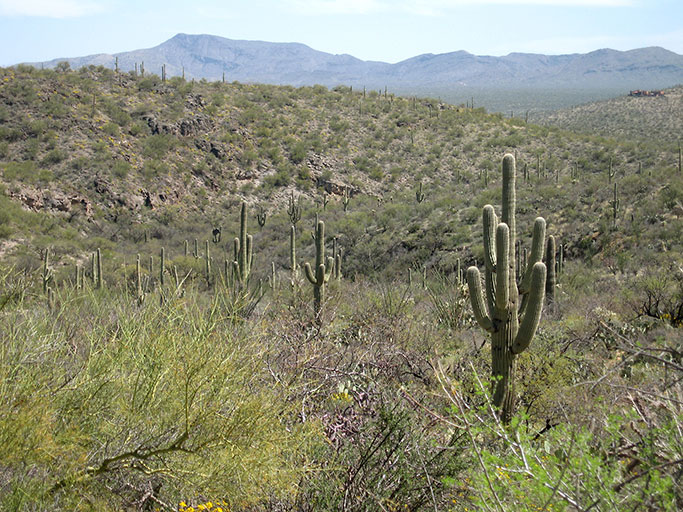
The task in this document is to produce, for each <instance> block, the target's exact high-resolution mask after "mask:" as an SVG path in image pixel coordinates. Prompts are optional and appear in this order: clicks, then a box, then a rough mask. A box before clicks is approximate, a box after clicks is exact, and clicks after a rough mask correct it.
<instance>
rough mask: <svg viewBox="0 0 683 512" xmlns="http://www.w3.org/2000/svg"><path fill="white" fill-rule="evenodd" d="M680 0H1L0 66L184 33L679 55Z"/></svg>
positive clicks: (376, 45) (499, 51)
mask: <svg viewBox="0 0 683 512" xmlns="http://www.w3.org/2000/svg"><path fill="white" fill-rule="evenodd" d="M682 15H683V2H680V0H413V1H410V0H394V1H391V0H280V1H275V0H253V1H251V2H248V3H246V2H242V1H237V0H232V1H227V2H220V1H217V0H197V1H196V2H194V4H193V5H192V6H188V5H187V3H185V2H182V3H181V2H180V1H178V0H169V1H162V0H150V1H146V2H144V4H142V3H139V2H133V1H132V0H24V1H17V0H0V47H1V48H2V51H0V66H8V65H13V64H16V63H19V62H36V61H44V60H51V59H55V58H61V57H65V58H66V57H77V56H84V55H89V54H95V53H118V52H123V51H130V50H134V49H140V48H150V47H153V46H157V45H158V44H160V43H162V42H163V41H165V40H167V39H169V38H171V37H173V36H174V35H175V34H177V33H180V32H183V33H188V34H211V35H217V36H221V37H227V38H230V39H246V40H260V41H271V42H298V43H303V44H306V45H308V46H310V47H312V48H314V49H316V50H320V51H325V52H329V53H336V54H342V53H346V54H350V55H353V56H354V57H358V58H360V59H363V60H379V61H384V62H391V63H394V62H398V61H401V60H404V59H407V58H410V57H414V56H416V55H419V54H423V53H447V52H452V51H456V50H466V51H468V52H470V53H474V54H477V55H495V56H500V55H506V54H508V53H511V52H528V53H544V54H566V53H587V52H590V51H593V50H596V49H600V48H613V49H616V50H630V49H635V48H642V47H647V46H662V47H664V48H666V49H668V50H671V51H674V52H676V53H679V54H683V26H682V25H681V24H680V19H681V16H682Z"/></svg>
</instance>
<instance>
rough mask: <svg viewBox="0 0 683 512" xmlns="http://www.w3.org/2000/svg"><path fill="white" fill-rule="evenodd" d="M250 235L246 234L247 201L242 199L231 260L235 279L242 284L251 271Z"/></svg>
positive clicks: (251, 251)
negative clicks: (238, 233) (237, 231)
mask: <svg viewBox="0 0 683 512" xmlns="http://www.w3.org/2000/svg"><path fill="white" fill-rule="evenodd" d="M251 244H252V236H251V235H249V234H247V203H245V202H244V201H242V209H241V210H240V236H239V237H235V241H234V246H233V247H234V256H235V257H234V260H233V262H232V268H233V272H234V274H235V279H237V281H238V282H239V283H240V284H242V283H246V282H247V280H248V279H249V274H250V273H251V263H252V261H253V260H254V253H253V250H252V245H251Z"/></svg>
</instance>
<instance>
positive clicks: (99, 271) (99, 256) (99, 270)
mask: <svg viewBox="0 0 683 512" xmlns="http://www.w3.org/2000/svg"><path fill="white" fill-rule="evenodd" d="M95 254H96V258H97V280H96V281H95V288H97V289H98V290H99V289H101V288H102V287H104V281H103V280H102V251H100V248H99V247H98V248H97V252H96V253H95Z"/></svg>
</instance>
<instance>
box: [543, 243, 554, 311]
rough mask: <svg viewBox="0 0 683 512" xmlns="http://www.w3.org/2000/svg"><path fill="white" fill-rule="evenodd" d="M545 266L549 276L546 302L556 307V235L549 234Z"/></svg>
mask: <svg viewBox="0 0 683 512" xmlns="http://www.w3.org/2000/svg"><path fill="white" fill-rule="evenodd" d="M545 266H546V271H547V276H546V280H545V298H546V303H547V304H548V305H549V306H551V307H554V304H555V285H556V278H555V237H554V236H553V235H549V236H548V242H547V243H546V245H545Z"/></svg>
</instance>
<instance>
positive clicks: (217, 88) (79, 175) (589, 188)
mask: <svg viewBox="0 0 683 512" xmlns="http://www.w3.org/2000/svg"><path fill="white" fill-rule="evenodd" d="M1 80H2V81H1V84H2V85H0V170H1V171H2V183H3V184H4V189H5V192H6V196H5V197H4V198H3V205H4V206H3V208H5V209H6V211H7V212H13V213H11V214H9V213H8V215H6V216H5V217H3V219H2V221H3V223H2V229H1V234H2V236H3V237H4V239H5V242H4V243H3V247H4V249H5V250H10V252H12V253H13V254H15V256H17V257H20V258H23V257H26V258H27V261H26V264H28V265H38V258H37V255H38V254H39V251H37V250H36V248H40V247H43V246H45V245H46V244H50V243H55V242H56V240H61V242H60V243H61V244H64V245H65V247H66V246H72V249H70V252H72V253H82V252H83V251H84V250H86V249H87V248H89V247H92V245H93V244H100V245H104V244H105V243H106V245H107V246H110V247H111V248H112V250H114V249H115V250H116V251H120V252H122V253H129V254H131V253H133V254H134V252H135V251H136V249H135V245H136V244H137V243H138V242H139V241H140V239H141V237H142V235H143V233H147V234H148V235H151V237H153V238H158V239H160V240H165V242H164V243H168V244H173V245H175V246H179V245H181V244H182V240H184V239H189V240H191V239H193V238H198V239H199V240H203V239H206V238H209V236H208V233H209V232H210V230H211V228H212V227H213V226H216V225H223V226H224V227H225V228H226V232H229V233H234V223H235V221H236V210H235V208H236V207H237V205H238V204H239V202H240V200H241V199H242V198H244V199H246V200H247V201H248V202H249V203H250V204H251V205H252V206H253V207H258V206H262V207H263V208H264V210H265V211H266V213H267V214H268V215H269V216H270V217H271V218H272V222H269V223H268V225H267V226H266V227H265V228H264V229H263V231H262V232H261V233H259V234H258V236H257V237H256V241H257V242H258V243H259V244H260V246H261V247H268V248H271V249H265V250H266V254H264V255H263V257H264V258H265V261H271V260H272V261H281V262H282V263H281V264H282V265H283V266H284V265H286V254H285V253H284V252H283V251H284V248H283V247H284V246H282V245H278V243H276V242H275V240H278V239H280V238H282V237H284V236H286V227H285V226H286V222H287V221H286V215H285V212H284V210H285V206H286V203H287V200H288V198H289V197H290V195H291V194H292V193H294V194H295V195H300V196H301V197H302V198H303V200H304V203H305V205H306V206H305V212H304V218H307V219H309V220H308V221H306V222H309V221H310V219H312V218H313V215H314V213H315V211H316V209H319V208H320V204H321V203H320V202H321V201H322V200H323V198H324V197H325V195H324V194H327V198H328V200H330V205H328V207H327V208H326V210H325V212H324V213H323V215H324V217H323V218H325V219H326V220H329V223H330V224H329V226H330V232H338V233H340V237H341V240H342V241H343V244H344V245H345V247H346V248H347V254H348V258H349V264H348V266H349V268H350V269H351V270H353V271H357V272H361V273H374V272H376V271H383V272H390V273H395V272H401V271H402V270H401V269H405V268H406V266H410V265H413V264H429V265H442V264H443V265H447V266H448V265H452V264H454V261H455V258H457V257H463V258H466V259H468V260H471V259H472V258H474V257H476V256H477V254H476V252H472V249H471V243H472V241H473V240H478V238H479V236H480V235H479V230H478V229H477V225H478V221H479V216H480V208H481V206H482V205H483V204H485V203H486V202H490V201H492V200H493V199H492V197H495V196H492V195H491V194H494V192H493V191H494V190H495V189H497V183H498V180H499V174H500V170H499V166H500V163H499V162H500V159H501V157H502V155H503V154H504V153H505V152H513V153H515V154H516V155H517V160H518V166H519V169H520V173H521V172H523V170H524V169H527V172H528V177H527V179H526V180H525V181H526V185H525V186H524V187H522V188H521V189H520V192H519V195H520V198H522V199H523V200H524V201H531V203H532V204H534V205H538V206H541V207H542V208H543V210H544V211H543V212H542V213H543V214H544V215H545V216H546V218H547V219H548V221H549V222H550V223H551V225H552V226H554V227H553V229H554V230H556V233H558V234H563V236H564V237H566V239H567V243H568V245H569V246H570V247H571V251H572V252H573V253H574V254H575V255H577V256H578V255H582V256H585V255H593V254H599V253H601V252H602V251H603V250H605V249H607V248H609V251H613V250H615V247H614V246H612V243H613V242H612V241H611V240H612V236H617V238H618V239H619V240H621V241H622V242H620V243H625V244H627V245H626V246H624V247H630V246H632V247H638V248H642V247H643V246H644V244H647V243H648V242H647V241H648V240H649V241H651V242H652V247H653V248H654V247H659V248H661V242H660V241H659V239H664V240H668V241H667V242H666V243H667V245H666V247H667V248H668V249H669V250H670V249H671V248H672V247H674V246H676V245H677V244H679V243H680V240H682V239H683V236H678V235H676V236H673V237H672V236H670V234H667V235H662V232H661V230H670V229H674V230H675V231H676V230H678V231H680V224H681V223H680V222H674V223H673V224H668V223H667V222H668V221H667V219H668V217H667V216H664V217H662V216H660V214H659V212H660V211H669V210H671V208H673V207H674V206H675V205H677V204H678V203H680V202H683V199H682V198H681V197H680V187H679V186H678V185H676V183H677V181H676V180H680V176H679V177H678V178H676V176H678V175H677V174H676V172H677V171H675V168H676V165H677V146H676V145H675V144H670V145H664V144H660V143H653V144H649V143H641V144H624V145H621V144H618V143H616V142H614V141H605V140H604V139H601V138H593V137H588V136H578V135H575V134H571V133H563V132H560V131H559V130H551V129H549V128H544V127H540V126H535V125H526V124H525V123H524V121H523V120H520V119H517V118H513V119H503V117H502V116H500V115H487V114H486V113H485V112H484V111H483V110H482V109H474V110H473V109H465V108H459V107H454V106H450V105H446V104H439V102H438V101H436V100H429V99H424V100H419V101H417V100H414V99H407V98H400V97H394V96H393V95H387V96H386V97H384V96H383V95H379V94H377V92H374V91H373V92H371V93H368V94H366V95H364V94H363V93H362V92H357V91H356V92H352V91H350V90H349V89H348V88H338V89H336V90H333V91H329V90H327V89H325V88H324V87H303V88H299V89H294V88H292V87H276V86H269V85H241V84H223V83H220V82H218V83H192V82H185V81H183V80H181V79H179V78H174V79H171V80H168V81H167V82H165V83H163V82H162V81H161V80H160V79H159V78H158V77H156V76H146V77H145V78H141V77H138V78H133V77H130V76H129V75H127V74H120V75H117V74H115V73H114V72H112V71H109V70H94V71H91V70H88V69H87V68H85V69H83V70H81V71H80V72H78V73H76V72H71V71H70V72H65V73H60V72H55V71H52V70H45V71H38V70H35V69H33V68H24V67H20V68H19V69H16V70H15V69H7V70H3V71H2V75H1ZM610 161H612V164H613V168H614V170H615V172H616V176H615V177H614V181H619V182H622V180H623V184H622V185H621V188H620V191H621V192H620V193H621V194H622V198H621V204H622V205H623V207H622V209H621V210H619V211H618V212H617V213H618V218H619V219H622V220H620V221H619V223H621V222H624V223H626V224H627V225H628V226H629V228H628V229H629V230H632V231H633V232H632V233H631V231H629V233H631V234H630V235H629V236H628V237H626V238H623V236H624V234H625V233H626V231H623V232H616V235H613V234H612V230H611V226H612V224H613V219H612V208H611V207H610V201H611V199H612V182H611V180H608V177H607V170H608V168H609V162H610ZM641 164H642V169H643V174H642V175H637V174H636V173H637V171H638V169H639V166H640V165H641ZM665 177H666V178H665ZM420 182H422V183H423V185H424V189H425V192H426V197H427V199H426V201H425V202H424V203H421V204H416V203H415V195H414V194H415V188H416V187H417V185H418V184H419V183H420ZM663 184H667V185H666V187H665V186H664V185H663ZM345 188H348V190H349V191H350V193H351V195H352V198H351V207H350V210H349V212H348V214H346V215H345V214H344V213H343V212H342V211H341V209H340V208H341V198H342V195H343V192H344V189H345ZM653 197H654V198H655V200H654V201H653V199H652V198H653ZM577 198H579V200H578V201H577ZM522 199H520V200H522ZM22 208H23V209H22ZM535 210H536V208H532V209H529V210H528V211H526V212H525V213H522V214H520V215H521V217H522V218H523V219H524V220H523V221H522V222H526V223H530V222H532V221H533V217H534V216H535V215H536V211H535ZM667 215H668V214H667ZM644 222H652V223H653V224H652V225H651V226H650V227H649V228H648V230H645V231H643V223H644ZM678 231H676V232H678ZM600 233H602V234H603V236H598V234H600ZM304 239H305V240H306V241H304V242H302V243H304V244H306V245H309V244H310V241H309V240H307V237H304ZM255 243H256V242H255ZM276 247H277V249H275V248H276ZM309 247H310V245H309ZM622 248H623V247H622ZM652 250H654V249H652ZM370 254H372V255H373V256H372V257H368V256H369V255H370ZM643 254H644V253H643Z"/></svg>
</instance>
